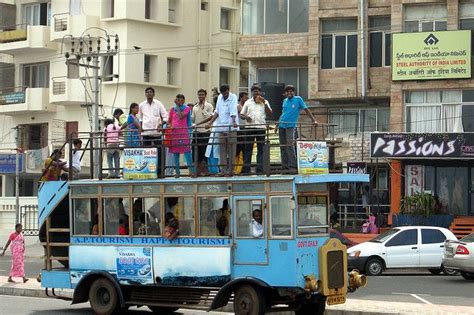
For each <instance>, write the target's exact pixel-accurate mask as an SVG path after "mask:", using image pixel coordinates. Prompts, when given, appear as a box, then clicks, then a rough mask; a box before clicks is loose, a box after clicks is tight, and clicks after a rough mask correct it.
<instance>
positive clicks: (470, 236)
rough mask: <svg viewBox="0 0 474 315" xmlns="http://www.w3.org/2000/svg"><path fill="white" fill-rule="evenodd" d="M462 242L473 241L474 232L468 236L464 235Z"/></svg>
mask: <svg viewBox="0 0 474 315" xmlns="http://www.w3.org/2000/svg"><path fill="white" fill-rule="evenodd" d="M461 242H466V243H472V242H474V233H473V234H470V235H468V236H466V237H463V238H462V239H461Z"/></svg>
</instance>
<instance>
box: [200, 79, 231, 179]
mask: <svg viewBox="0 0 474 315" xmlns="http://www.w3.org/2000/svg"><path fill="white" fill-rule="evenodd" d="M219 90H220V92H221V94H220V95H219V97H218V98H217V103H216V109H215V111H214V115H213V116H211V117H210V118H209V119H206V120H204V121H203V122H201V123H206V122H208V124H207V125H206V128H211V126H212V123H213V122H214V121H215V122H216V123H215V124H214V129H215V132H216V134H218V138H219V164H220V165H221V166H222V169H221V174H220V175H221V176H232V175H233V168H234V160H235V151H236V145H237V142H236V139H237V131H238V130H239V116H238V111H237V96H236V95H235V94H233V93H230V88H229V86H228V85H227V84H223V85H222V86H221V87H220V89H219Z"/></svg>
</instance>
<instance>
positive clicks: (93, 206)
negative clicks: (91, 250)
mask: <svg viewBox="0 0 474 315" xmlns="http://www.w3.org/2000/svg"><path fill="white" fill-rule="evenodd" d="M73 203H74V234H75V235H98V234H99V233H98V231H99V218H98V211H97V199H73Z"/></svg>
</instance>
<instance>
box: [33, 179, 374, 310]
mask: <svg viewBox="0 0 474 315" xmlns="http://www.w3.org/2000/svg"><path fill="white" fill-rule="evenodd" d="M368 181H369V178H368V175H355V174H323V175H278V174H270V175H269V176H234V177H217V176H210V177H201V178H199V177H198V178H191V177H181V178H172V177H163V178H157V179H150V180H128V181H127V180H123V179H107V180H99V179H78V180H69V181H50V182H44V183H42V185H41V187H40V190H39V195H38V198H39V226H40V239H41V241H42V242H43V245H44V248H45V268H44V270H42V277H41V284H42V286H43V287H44V288H68V289H74V294H73V300H72V302H73V303H83V302H87V301H89V302H90V305H91V307H92V309H93V311H94V312H95V313H97V314H112V313H114V312H117V311H119V310H121V309H126V308H128V307H131V306H147V307H148V308H150V309H151V310H152V311H153V312H155V313H158V314H161V313H170V312H173V311H175V310H177V309H178V308H189V309H200V310H207V311H210V310H214V309H218V308H221V307H223V306H225V305H227V304H228V303H229V302H232V303H233V309H234V312H235V314H264V313H265V312H269V311H275V310H277V309H278V310H285V309H286V310H294V311H295V312H296V314H322V313H323V312H324V310H325V307H326V304H340V303H344V302H345V299H346V294H347V292H348V291H353V290H355V289H356V288H357V287H360V286H363V285H365V277H364V276H361V275H359V274H358V273H357V272H355V271H354V272H351V273H348V271H347V254H346V248H345V246H344V245H342V244H341V243H340V241H339V240H337V239H330V238H329V215H328V203H329V185H331V184H332V183H340V182H368Z"/></svg>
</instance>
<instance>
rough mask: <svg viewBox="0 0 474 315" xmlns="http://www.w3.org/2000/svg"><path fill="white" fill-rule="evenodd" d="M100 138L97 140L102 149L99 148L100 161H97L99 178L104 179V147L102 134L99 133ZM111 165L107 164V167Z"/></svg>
mask: <svg viewBox="0 0 474 315" xmlns="http://www.w3.org/2000/svg"><path fill="white" fill-rule="evenodd" d="M98 138H99V140H98V141H97V142H98V144H99V147H100V149H99V150H98V152H99V154H98V158H99V161H98V163H97V165H98V168H99V174H98V175H99V176H98V178H99V180H102V178H103V174H102V173H103V172H102V171H103V169H102V159H103V152H104V147H103V141H102V135H101V134H99V135H98ZM104 140H105V139H104ZM106 148H107V146H106ZM106 150H107V149H106ZM109 167H110V166H109V165H107V168H109ZM109 174H110V170H109Z"/></svg>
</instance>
